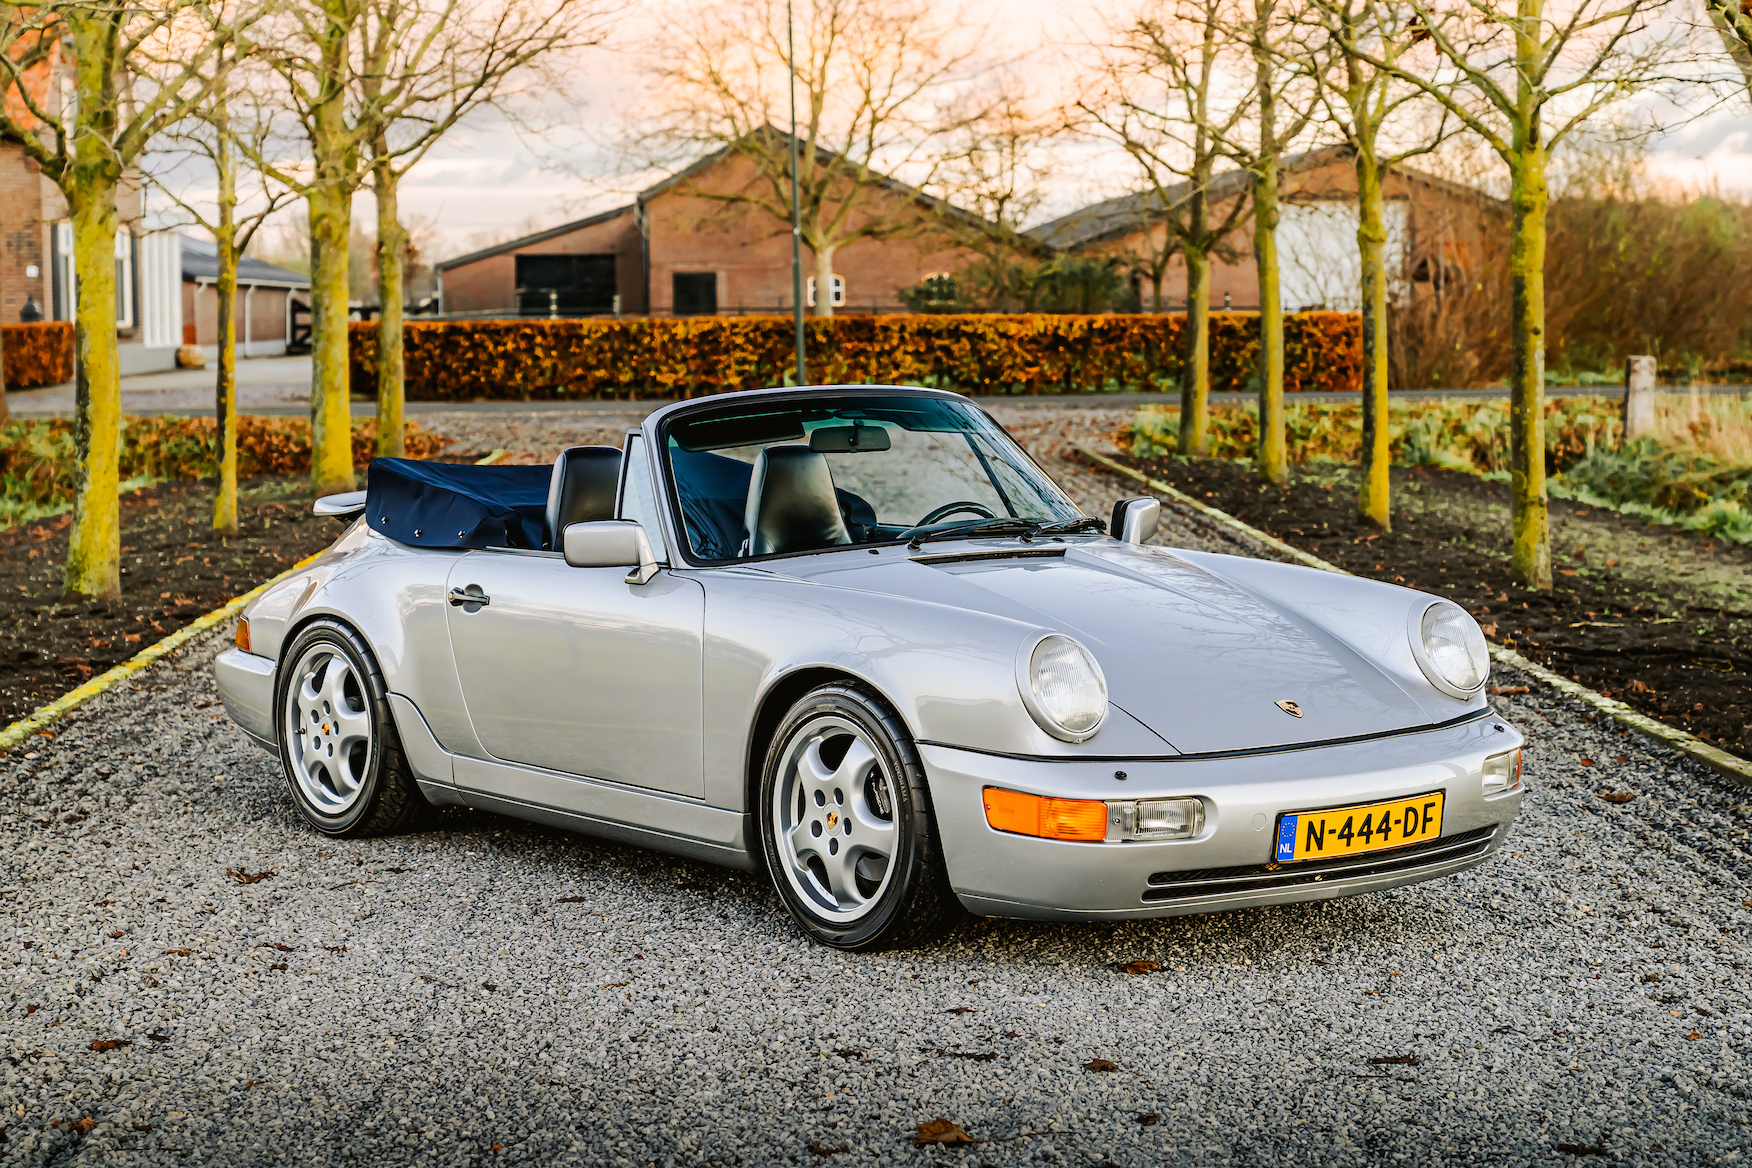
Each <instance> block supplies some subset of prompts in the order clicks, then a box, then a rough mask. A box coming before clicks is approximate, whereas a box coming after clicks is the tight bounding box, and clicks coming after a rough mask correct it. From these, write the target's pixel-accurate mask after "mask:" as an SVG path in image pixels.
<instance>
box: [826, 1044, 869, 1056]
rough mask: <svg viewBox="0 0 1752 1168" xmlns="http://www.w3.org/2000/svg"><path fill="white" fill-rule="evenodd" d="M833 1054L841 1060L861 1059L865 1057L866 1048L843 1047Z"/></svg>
mask: <svg viewBox="0 0 1752 1168" xmlns="http://www.w3.org/2000/svg"><path fill="white" fill-rule="evenodd" d="M833 1053H835V1054H837V1055H839V1056H840V1057H841V1058H855V1059H861V1058H863V1057H864V1048H863V1047H861V1046H842V1047H840V1048H839V1049H838V1050H836V1051H834V1052H833Z"/></svg>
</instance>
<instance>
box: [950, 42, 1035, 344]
mask: <svg viewBox="0 0 1752 1168" xmlns="http://www.w3.org/2000/svg"><path fill="white" fill-rule="evenodd" d="M1022 89H1023V83H1022V82H1021V80H1020V79H1019V78H1018V77H1016V76H1014V75H1012V76H1007V77H1005V78H1003V79H1002V81H1001V82H1000V83H999V86H998V88H997V90H996V91H995V92H994V93H971V94H969V95H968V96H967V108H968V109H969V110H970V111H971V112H969V113H968V114H967V115H966V116H964V117H960V118H957V119H956V120H957V122H958V123H959V124H958V125H957V127H956V128H955V129H954V130H953V131H951V132H950V133H949V134H948V135H947V136H946V142H945V145H944V146H943V148H942V150H941V153H940V154H939V155H938V156H937V158H936V160H935V164H934V170H935V181H934V182H933V183H932V188H931V189H932V193H933V194H936V195H938V196H940V197H941V199H942V202H940V203H938V204H937V206H936V212H937V222H938V224H939V225H940V226H941V228H942V230H943V232H944V234H945V235H947V236H948V237H950V238H952V239H954V240H955V242H957V243H958V244H960V245H961V247H962V248H963V249H965V250H966V251H968V252H969V253H971V254H972V255H973V256H974V257H975V258H974V259H973V260H972V261H971V262H969V263H968V264H966V265H965V266H964V267H963V268H962V269H961V270H960V271H958V272H956V273H955V281H956V285H957V286H956V299H957V300H959V301H971V302H973V303H975V304H978V305H979V306H981V307H984V308H989V309H994V310H996V311H1000V312H1016V311H1019V310H1020V309H1021V308H1022V307H1023V306H1024V305H1026V304H1027V303H1028V302H1029V297H1030V287H1029V285H1030V282H1031V278H1032V276H1033V274H1034V271H1035V269H1036V267H1037V266H1038V265H1039V262H1040V260H1041V259H1042V258H1043V257H1044V256H1045V255H1046V254H1047V249H1046V248H1045V246H1043V245H1042V244H1041V243H1040V242H1039V241H1037V240H1035V239H1034V238H1032V237H1031V236H1029V235H1027V234H1025V233H1024V231H1023V226H1024V225H1025V224H1026V223H1028V222H1029V221H1030V220H1031V219H1033V218H1034V216H1035V214H1036V213H1037V212H1038V211H1039V210H1040V206H1041V202H1042V200H1043V199H1044V197H1045V184H1046V182H1047V180H1048V178H1049V176H1050V175H1051V174H1052V172H1053V170H1054V160H1053V158H1052V157H1051V155H1050V153H1049V149H1050V145H1051V142H1052V139H1053V138H1054V136H1055V134H1056V132H1057V128H1058V125H1057V121H1056V119H1054V118H1053V117H1051V116H1050V115H1049V114H1046V113H1043V112H1041V111H1039V110H1037V109H1035V108H1033V107H1032V105H1031V103H1030V101H1029V99H1028V98H1027V97H1026V96H1024V95H1023V92H1022Z"/></svg>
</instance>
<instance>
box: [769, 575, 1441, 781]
mask: <svg viewBox="0 0 1752 1168" xmlns="http://www.w3.org/2000/svg"><path fill="white" fill-rule="evenodd" d="M962 546H963V547H964V548H965V546H966V545H962ZM1060 550H1061V549H1060V548H1058V547H1055V546H1052V545H1047V546H1045V547H1042V546H1041V545H1039V544H1035V545H1033V546H1018V547H1017V548H1015V549H1013V550H1010V551H1005V550H1003V549H999V548H979V549H976V550H962V551H952V552H944V553H937V554H924V555H917V556H912V557H906V558H904V559H903V558H901V557H899V556H895V555H892V554H890V553H886V552H885V553H884V554H883V555H882V558H881V559H880V560H870V559H864V558H863V557H862V556H860V557H856V558H854V557H852V556H848V555H844V554H839V555H832V556H821V557H803V558H799V559H797V560H792V561H789V562H787V563H785V564H784V565H783V567H779V566H778V565H775V564H768V565H763V566H764V567H766V568H767V569H768V570H769V571H778V572H781V573H782V574H785V575H792V576H797V577H800V578H806V579H811V580H814V581H816V582H818V583H823V584H833V585H837V586H841V587H848V588H856V589H861V590H868V591H875V592H883V593H888V594H890V595H899V596H906V597H911V598H914V599H917V600H923V601H929V602H933V603H938V604H945V605H952V606H955V607H960V608H967V609H973V610H977V611H980V612H989V613H994V614H996V615H1000V616H1006V617H1010V618H1012V619H1016V620H1021V621H1026V622H1028V623H1031V624H1036V625H1042V626H1045V627H1047V628H1051V629H1055V630H1058V631H1060V632H1064V633H1068V634H1070V635H1072V636H1074V637H1076V638H1077V639H1078V640H1079V641H1081V642H1082V643H1083V644H1084V645H1086V646H1087V647H1088V648H1089V650H1090V651H1091V652H1093V653H1094V654H1095V657H1096V659H1097V660H1098V661H1100V663H1101V669H1102V671H1103V672H1104V673H1105V674H1106V676H1107V686H1108V696H1109V699H1110V700H1111V701H1112V703H1113V704H1114V705H1116V706H1118V707H1119V708H1121V709H1122V710H1124V711H1125V712H1126V713H1128V714H1130V715H1132V716H1133V717H1134V718H1136V719H1138V720H1139V721H1140V722H1142V723H1143V724H1144V725H1146V726H1148V727H1149V728H1150V729H1151V730H1153V731H1154V732H1155V733H1156V734H1158V735H1159V736H1161V737H1162V738H1163V739H1164V740H1166V741H1167V742H1168V743H1169V744H1170V745H1171V746H1172V747H1173V748H1174V749H1175V750H1177V751H1179V752H1180V753H1182V754H1203V753H1207V752H1224V751H1238V750H1252V749H1258V748H1261V747H1280V746H1294V745H1298V744H1303V743H1309V742H1322V741H1328V740H1331V739H1335V738H1352V737H1359V736H1368V735H1373V734H1385V733H1391V732H1394V731H1400V730H1406V729H1410V728H1415V727H1418V726H1423V725H1428V724H1430V723H1431V722H1433V721H1436V720H1438V719H1437V717H1433V716H1432V714H1436V713H1437V712H1436V711H1431V710H1426V709H1425V708H1424V707H1423V706H1422V705H1421V704H1420V703H1419V702H1418V701H1417V700H1416V699H1415V698H1413V697H1412V696H1411V695H1410V694H1408V693H1407V692H1406V691H1405V690H1403V689H1401V688H1400V687H1399V685H1398V684H1397V683H1396V682H1395V681H1394V680H1393V679H1392V678H1390V677H1389V676H1387V675H1386V674H1385V673H1383V672H1382V671H1381V670H1379V669H1377V668H1375V667H1374V666H1373V665H1371V664H1370V663H1369V662H1368V661H1367V660H1366V659H1365V658H1364V657H1362V656H1361V655H1360V654H1358V653H1357V652H1356V651H1355V650H1354V649H1352V648H1351V647H1350V646H1349V645H1347V644H1345V643H1344V642H1343V641H1341V640H1339V639H1338V638H1337V637H1334V636H1333V635H1331V634H1330V633H1328V632H1326V631H1325V630H1323V629H1321V628H1320V627H1319V626H1318V625H1315V624H1314V623H1313V622H1311V621H1309V620H1307V619H1306V618H1303V617H1300V616H1298V615H1296V614H1293V613H1290V612H1287V611H1285V610H1284V609H1282V608H1280V607H1278V606H1276V605H1274V604H1272V603H1271V602H1269V601H1267V600H1265V599H1263V598H1261V597H1259V596H1256V595H1254V594H1253V593H1250V592H1248V591H1245V590H1244V589H1241V588H1239V587H1236V586H1235V585H1234V584H1231V583H1229V582H1227V581H1225V580H1222V579H1219V578H1218V577H1216V576H1214V575H1212V574H1211V573H1209V572H1207V571H1205V570H1204V569H1202V568H1199V567H1197V566H1195V565H1193V564H1190V563H1188V562H1186V561H1185V560H1181V559H1178V558H1176V557H1175V556H1173V555H1172V554H1169V553H1166V552H1162V551H1157V550H1155V549H1147V550H1146V549H1136V548H1129V547H1123V546H1119V545H1114V544H1093V545H1074V544H1073V545H1069V546H1065V547H1063V548H1062V554H1060ZM860 559H862V561H863V562H861V563H860V562H858V561H859V560H860ZM1280 701H1283V702H1291V703H1294V705H1295V706H1296V708H1297V709H1299V710H1300V711H1301V717H1296V716H1293V715H1292V714H1290V713H1287V712H1286V711H1285V710H1284V709H1282V708H1280V707H1279V706H1278V705H1277V703H1278V702H1280ZM1099 743H1100V737H1099V735H1097V737H1096V738H1095V739H1093V740H1091V745H1095V746H1098V745H1099Z"/></svg>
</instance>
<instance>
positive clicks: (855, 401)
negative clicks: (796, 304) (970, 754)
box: [644, 386, 1086, 568]
mask: <svg viewBox="0 0 1752 1168" xmlns="http://www.w3.org/2000/svg"><path fill="white" fill-rule="evenodd" d="M726 396H730V395H726ZM734 396H735V397H737V398H742V400H740V401H736V402H734V403H732V402H730V401H723V402H722V403H721V404H720V402H719V401H716V400H712V399H707V400H705V401H701V402H698V403H697V404H695V403H688V406H687V407H686V408H682V409H677V410H675V412H673V413H671V412H668V411H665V413H664V415H663V416H661V417H658V418H653V419H648V420H647V422H646V425H645V427H644V429H645V431H646V433H647V434H649V435H650V441H651V443H652V450H653V453H654V454H655V455H656V460H657V465H658V467H659V476H658V477H659V480H660V485H661V487H662V490H663V493H664V495H665V496H666V498H665V499H664V502H663V510H664V512H665V515H666V519H667V522H668V524H669V526H670V527H671V528H672V530H673V532H674V536H675V538H674V541H673V546H672V547H671V548H670V555H671V556H672V557H673V558H675V559H677V560H679V561H680V562H681V564H682V565H684V566H687V567H696V568H725V567H740V566H743V565H748V564H760V563H765V562H767V561H771V560H784V559H794V558H796V557H799V556H815V555H825V554H831V553H835V552H845V551H853V550H867V549H875V548H883V547H900V546H905V545H906V544H907V543H908V542H910V540H911V539H912V536H911V535H910V534H908V535H897V536H892V537H888V538H880V539H869V540H861V541H859V540H854V542H851V543H846V544H835V545H831V546H827V547H813V548H805V549H799V550H795V551H781V552H770V553H767V554H764V555H732V556H728V557H725V558H721V559H713V558H710V557H706V556H702V555H700V554H699V553H697V552H696V551H695V550H694V532H693V530H692V529H690V527H689V525H688V517H687V514H686V512H685V510H684V507H683V500H682V491H681V487H680V484H679V482H678V480H677V474H676V466H675V460H674V459H673V458H672V457H671V453H672V451H673V450H674V449H676V448H677V447H678V446H680V444H679V442H672V434H673V433H674V431H675V430H676V429H677V428H678V427H683V426H692V425H697V424H699V423H701V422H704V421H708V420H709V419H711V418H712V417H714V416H734V415H736V414H740V413H744V412H746V413H749V414H758V413H767V412H775V413H776V412H782V411H785V410H790V409H796V410H808V409H810V408H811V407H814V406H820V407H821V408H823V409H826V410H829V411H837V410H840V409H848V408H850V409H880V408H881V406H880V405H879V404H878V402H879V401H880V400H882V399H888V400H895V399H901V400H906V399H910V400H912V401H915V402H931V403H937V404H939V406H940V407H943V408H949V409H954V410H960V411H966V412H967V414H969V415H970V417H969V419H968V420H969V421H970V422H972V423H974V424H973V425H970V426H969V427H967V428H966V429H965V430H963V429H959V428H946V429H944V430H941V431H938V430H934V429H933V430H931V431H921V432H933V433H965V434H970V435H973V434H987V435H989V436H990V438H991V440H992V441H993V442H994V443H995V444H997V445H998V446H999V447H1000V448H1002V449H1007V450H1008V451H1009V452H1011V459H1010V461H1011V462H1012V463H1013V467H1012V469H1013V471H1014V472H1015V473H1017V474H1020V475H1022V476H1024V477H1025V478H1030V479H1036V480H1037V481H1036V482H1034V483H1032V484H1031V488H1032V489H1033V491H1034V493H1035V494H1036V495H1038V496H1040V501H1041V502H1043V503H1045V504H1047V505H1048V508H1049V509H1051V510H1062V515H1061V516H1059V517H1058V519H1056V520H1055V519H1051V518H1046V519H1041V520H1040V521H1039V522H1040V523H1041V524H1042V525H1043V526H1044V525H1047V524H1050V523H1053V522H1072V523H1074V522H1075V521H1077V520H1078V519H1083V518H1086V517H1085V516H1084V515H1083V513H1082V511H1081V510H1080V509H1079V508H1078V507H1077V505H1076V504H1075V503H1074V502H1072V501H1071V499H1070V497H1069V496H1068V495H1066V494H1065V492H1064V490H1063V489H1062V488H1061V487H1060V486H1059V485H1058V484H1057V483H1056V482H1054V481H1053V479H1052V476H1050V475H1048V474H1047V473H1046V471H1045V470H1044V469H1042V468H1041V466H1040V464H1039V463H1038V462H1036V461H1035V460H1034V458H1033V456H1032V455H1030V454H1029V453H1028V451H1027V450H1026V449H1024V448H1023V447H1022V446H1021V444H1020V443H1018V442H1017V441H1016V440H1015V439H1014V438H1012V437H1011V436H1010V434H1009V432H1008V431H1006V430H1005V429H1004V428H1003V426H1002V425H1000V424H999V423H998V422H997V420H996V419H995V418H993V417H992V416H991V415H990V414H989V413H987V412H986V411H985V410H983V409H981V408H980V407H979V406H978V405H977V404H976V403H974V402H972V401H969V400H968V399H967V398H965V397H962V396H961V395H959V394H952V393H947V392H944V391H940V390H929V389H920V388H917V387H907V386H870V387H862V386H847V387H837V388H832V389H798V390H788V391H781V392H777V393H770V394H769V393H761V394H760V395H759V397H758V398H756V397H755V395H753V394H750V395H748V397H746V398H744V397H743V395H741V394H736V395H734ZM848 421H850V419H848ZM653 423H654V424H653ZM792 437H793V439H794V437H796V436H792ZM785 440H786V439H785V438H782V437H773V438H771V439H768V440H767V443H768V444H781V443H783V442H784V441H785ZM760 444H763V443H762V442H761V440H760V439H759V438H756V439H754V440H751V441H749V442H747V443H739V444H724V445H719V446H714V447H700V448H698V449H699V450H710V449H729V448H732V446H734V447H738V448H741V447H746V446H753V445H760ZM681 448H682V449H686V448H685V447H681ZM973 449H974V453H975V456H976V457H977V458H978V459H979V461H980V462H981V463H984V462H985V459H986V455H985V454H983V453H981V452H979V450H978V448H977V447H974V448H973ZM986 473H987V475H988V476H989V475H990V474H991V472H990V470H989V469H987V471H986ZM1042 488H1044V490H1043V489H1042ZM996 493H997V494H999V495H1000V496H1002V494H1003V491H1002V489H996ZM997 518H998V519H999V520H1003V519H1005V518H1008V516H1006V515H1003V514H1000V515H998V517H997ZM955 522H956V520H955V519H947V520H945V521H944V523H945V524H946V525H954V524H955ZM1020 537H1021V536H1020V535H1019V534H1018V533H1008V534H995V535H982V534H977V533H969V534H968V535H967V536H966V537H965V538H968V539H1016V538H1020ZM938 538H943V537H942V536H939V537H938Z"/></svg>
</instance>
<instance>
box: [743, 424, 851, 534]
mask: <svg viewBox="0 0 1752 1168" xmlns="http://www.w3.org/2000/svg"><path fill="white" fill-rule="evenodd" d="M744 523H745V524H746V526H747V528H748V543H747V554H748V555H751V556H768V555H775V554H777V553H779V552H800V551H812V550H814V549H816V548H825V547H836V546H839V545H841V544H848V543H851V542H852V537H851V534H850V533H849V532H847V531H846V521H845V517H844V516H842V515H841V514H840V509H839V500H838V498H837V496H835V494H834V490H833V475H832V473H830V472H829V471H828V469H827V458H826V456H825V455H821V454H817V453H815V451H813V450H811V449H809V447H807V446H769V447H767V448H766V449H765V450H762V451H761V452H760V453H759V454H758V455H756V456H755V460H754V473H753V474H752V475H751V476H750V477H749V483H748V508H747V511H746V513H745V516H744Z"/></svg>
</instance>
